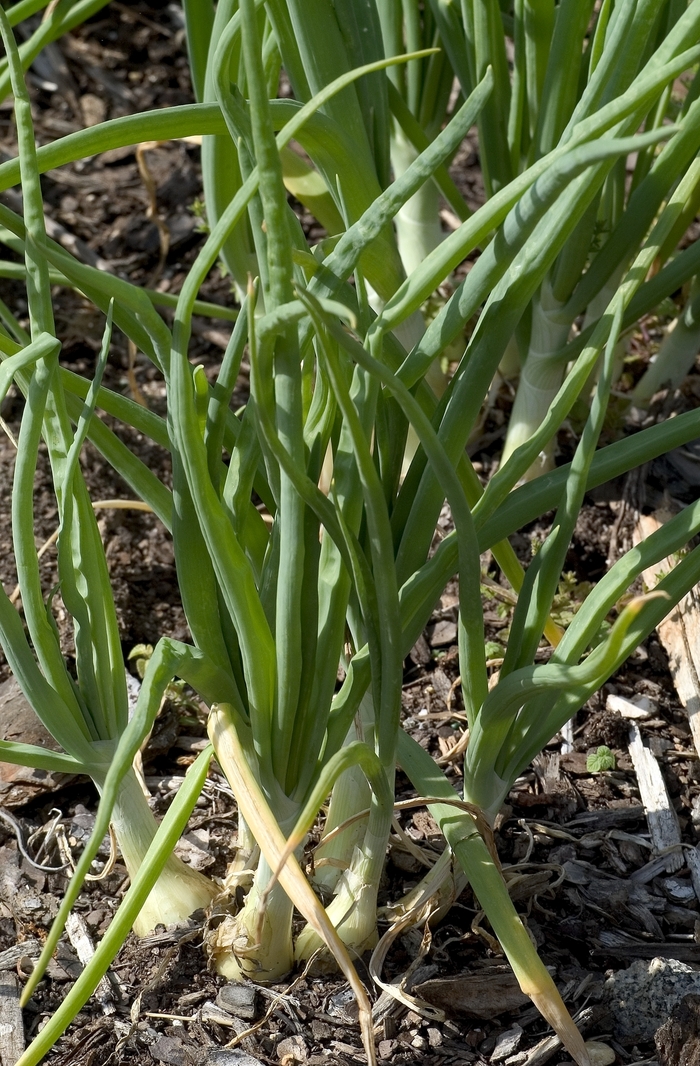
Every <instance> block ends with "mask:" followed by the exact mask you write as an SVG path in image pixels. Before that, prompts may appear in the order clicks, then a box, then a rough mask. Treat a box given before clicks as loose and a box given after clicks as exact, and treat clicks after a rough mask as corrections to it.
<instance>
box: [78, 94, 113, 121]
mask: <svg viewBox="0 0 700 1066" xmlns="http://www.w3.org/2000/svg"><path fill="white" fill-rule="evenodd" d="M80 111H81V114H82V117H83V122H84V123H85V125H86V126H96V125H97V123H98V122H104V120H105V119H106V118H107V105H106V104H105V102H104V100H103V99H102V98H101V97H99V96H95V94H94V93H83V94H82V96H81V97H80Z"/></svg>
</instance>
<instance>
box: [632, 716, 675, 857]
mask: <svg viewBox="0 0 700 1066" xmlns="http://www.w3.org/2000/svg"><path fill="white" fill-rule="evenodd" d="M629 753H630V757H631V759H632V763H633V764H634V769H635V773H636V775H637V783H638V784H639V793H640V796H641V798H642V803H643V804H644V809H645V810H646V816H647V825H648V826H649V833H650V835H651V842H652V844H653V846H654V850H655V851H656V852H659V853H660V852H664V853H666V852H667V854H666V862H665V869H666V872H667V873H674V872H675V871H676V870H680V868H681V867H682V866H683V864H684V863H683V853H682V851H681V847H680V844H681V831H680V828H679V825H678V818H677V817H676V812H675V810H674V809H673V806H672V805H671V798H670V796H669V794H668V791H667V789H666V783H665V781H664V779H663V775H662V773H661V767H660V766H659V764H658V762H657V760H656V757H655V755H654V754H653V753H652V752H651V751H650V750H649V748H647V747H646V746H645V745H644V743H643V741H642V735H641V733H640V732H639V728H638V726H637V725H635V724H634V723H633V724H632V726H631V728H630V744H629ZM669 849H670V850H669Z"/></svg>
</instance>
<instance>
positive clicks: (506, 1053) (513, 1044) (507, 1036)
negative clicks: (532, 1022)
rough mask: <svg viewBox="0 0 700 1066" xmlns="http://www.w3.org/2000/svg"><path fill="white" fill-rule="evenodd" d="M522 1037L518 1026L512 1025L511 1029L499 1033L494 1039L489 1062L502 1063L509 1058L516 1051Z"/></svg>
mask: <svg viewBox="0 0 700 1066" xmlns="http://www.w3.org/2000/svg"><path fill="white" fill-rule="evenodd" d="M522 1036H523V1030H522V1026H520V1025H514V1026H513V1028H512V1029H506V1031H505V1032H504V1033H501V1034H500V1036H498V1037H497V1038H496V1046H495V1048H494V1049H493V1053H492V1055H491V1059H490V1061H491V1062H503V1061H504V1059H507V1058H509V1057H510V1056H511V1055H512V1054H513V1053H514V1052H515V1051H517V1050H518V1045H519V1044H520V1041H521V1040H522Z"/></svg>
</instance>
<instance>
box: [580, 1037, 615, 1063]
mask: <svg viewBox="0 0 700 1066" xmlns="http://www.w3.org/2000/svg"><path fill="white" fill-rule="evenodd" d="M586 1051H587V1052H588V1057H589V1059H590V1060H591V1066H611V1063H613V1062H614V1061H615V1052H614V1051H613V1049H612V1048H611V1047H609V1046H608V1045H607V1044H602V1043H601V1042H600V1041H599V1040H587V1041H586Z"/></svg>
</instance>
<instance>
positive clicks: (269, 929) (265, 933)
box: [209, 855, 294, 984]
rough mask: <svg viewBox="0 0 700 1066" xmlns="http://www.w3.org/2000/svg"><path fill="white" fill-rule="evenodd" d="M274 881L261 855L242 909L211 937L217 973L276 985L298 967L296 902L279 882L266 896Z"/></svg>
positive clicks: (210, 943)
mask: <svg viewBox="0 0 700 1066" xmlns="http://www.w3.org/2000/svg"><path fill="white" fill-rule="evenodd" d="M271 880H272V870H271V869H270V867H269V865H268V863H267V861H266V859H265V857H264V856H263V855H261V856H260V859H259V860H258V865H257V868H256V870H255V875H254V877H253V884H252V886H251V888H250V891H249V892H248V894H247V896H246V898H245V903H244V904H243V907H242V909H241V910H240V911H239V913H238V914H237V915H236V916H235V917H233V918H227V919H226V920H225V921H224V922H223V923H222V925H220V926H219V927H218V928H217V929H216V930H215V932H214V934H213V936H212V937H210V940H209V949H210V951H211V954H212V956H213V958H214V962H215V966H216V970H217V972H218V973H220V974H221V975H222V976H223V977H225V978H227V980H229V981H242V980H245V979H249V980H253V981H257V982H259V983H260V984H274V983H275V982H276V981H281V980H282V978H283V977H286V975H287V974H288V973H289V971H290V970H291V969H292V966H293V965H294V952H293V950H292V911H293V906H292V902H291V900H290V899H289V896H288V895H287V893H286V892H285V891H284V889H283V888H282V886H281V885H280V884H279V882H277V883H276V884H275V885H273V887H272V889H270V891H269V892H267V895H265V893H266V890H267V889H268V886H269V884H270V881H271Z"/></svg>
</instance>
